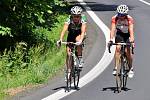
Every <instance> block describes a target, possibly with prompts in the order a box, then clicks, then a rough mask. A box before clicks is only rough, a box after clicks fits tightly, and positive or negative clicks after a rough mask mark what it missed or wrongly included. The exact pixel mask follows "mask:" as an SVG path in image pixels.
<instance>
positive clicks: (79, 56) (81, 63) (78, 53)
mask: <svg viewBox="0 0 150 100" xmlns="http://www.w3.org/2000/svg"><path fill="white" fill-rule="evenodd" d="M80 38H81V35H78V36H77V37H76V41H79V40H80ZM82 50H83V48H82V45H79V46H77V56H78V58H79V64H80V67H82V66H83V58H82Z"/></svg>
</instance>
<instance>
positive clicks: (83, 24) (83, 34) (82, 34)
mask: <svg viewBox="0 0 150 100" xmlns="http://www.w3.org/2000/svg"><path fill="white" fill-rule="evenodd" d="M86 26H87V25H86V23H82V26H81V39H80V40H81V41H83V39H84V36H85V32H86Z"/></svg>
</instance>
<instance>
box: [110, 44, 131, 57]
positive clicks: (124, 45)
mask: <svg viewBox="0 0 150 100" xmlns="http://www.w3.org/2000/svg"><path fill="white" fill-rule="evenodd" d="M112 45H124V46H131V49H132V54H134V47H133V45H132V43H111V44H110V43H108V51H109V53H111V50H110V47H111V46H112Z"/></svg>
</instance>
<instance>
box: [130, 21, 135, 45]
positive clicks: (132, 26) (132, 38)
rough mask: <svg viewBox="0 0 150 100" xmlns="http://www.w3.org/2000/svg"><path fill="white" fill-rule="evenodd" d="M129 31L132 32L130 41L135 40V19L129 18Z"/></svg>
mask: <svg viewBox="0 0 150 100" xmlns="http://www.w3.org/2000/svg"><path fill="white" fill-rule="evenodd" d="M129 33H130V42H134V24H133V19H132V18H130V19H129Z"/></svg>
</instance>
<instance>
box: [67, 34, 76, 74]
mask: <svg viewBox="0 0 150 100" xmlns="http://www.w3.org/2000/svg"><path fill="white" fill-rule="evenodd" d="M67 42H75V35H74V34H72V33H68V37H67ZM66 51H67V57H66V65H67V68H68V72H71V65H68V62H69V61H68V60H69V57H70V56H71V45H67V46H66Z"/></svg>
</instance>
